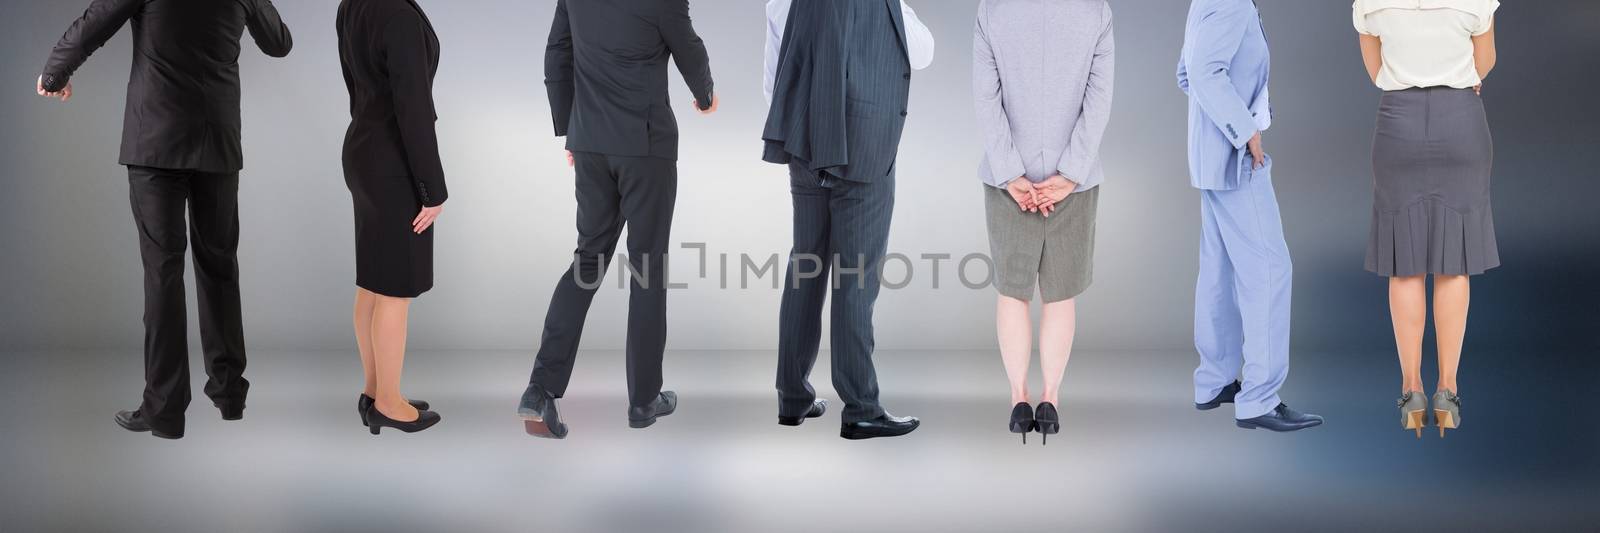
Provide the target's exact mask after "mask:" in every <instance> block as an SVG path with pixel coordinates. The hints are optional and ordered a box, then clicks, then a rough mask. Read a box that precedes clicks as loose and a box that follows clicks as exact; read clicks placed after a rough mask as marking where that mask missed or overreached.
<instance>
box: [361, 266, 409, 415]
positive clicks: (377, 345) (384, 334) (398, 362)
mask: <svg viewBox="0 0 1600 533" xmlns="http://www.w3.org/2000/svg"><path fill="white" fill-rule="evenodd" d="M374 296H376V297H377V303H376V305H374V306H373V310H372V347H373V362H374V363H376V365H377V378H378V395H377V396H374V397H373V398H375V399H376V400H377V401H378V402H377V405H376V409H377V410H378V411H379V412H381V413H383V415H384V416H387V417H389V418H391V419H394V420H398V421H401V422H410V421H413V420H416V419H417V417H418V414H417V409H416V408H415V407H412V406H411V404H410V403H407V402H406V398H405V396H402V395H401V394H400V375H401V374H402V373H403V372H404V370H405V362H406V320H407V317H408V314H409V313H410V310H411V300H410V299H409V298H394V297H390V296H383V295H374Z"/></svg>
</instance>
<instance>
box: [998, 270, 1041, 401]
mask: <svg viewBox="0 0 1600 533" xmlns="http://www.w3.org/2000/svg"><path fill="white" fill-rule="evenodd" d="M995 330H996V331H997V332H998V336H999V338H1000V359H1001V360H1002V361H1004V362H1005V365H1006V378H1007V379H1009V380H1011V403H1012V404H1013V405H1015V404H1019V403H1028V363H1029V360H1030V359H1032V358H1033V319H1032V318H1031V317H1030V316H1028V302H1027V301H1025V300H1018V299H1016V298H1012V297H1010V296H1000V298H999V301H998V303H996V305H995Z"/></svg>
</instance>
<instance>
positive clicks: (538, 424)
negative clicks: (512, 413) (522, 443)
mask: <svg viewBox="0 0 1600 533" xmlns="http://www.w3.org/2000/svg"><path fill="white" fill-rule="evenodd" d="M518 416H521V417H522V431H523V432H524V433H527V434H528V436H531V437H539V438H541V439H556V440H560V439H564V438H567V436H566V434H561V435H557V434H556V433H555V432H554V431H550V426H549V425H548V424H545V422H544V417H541V416H538V415H529V414H523V413H520V412H519V413H518Z"/></svg>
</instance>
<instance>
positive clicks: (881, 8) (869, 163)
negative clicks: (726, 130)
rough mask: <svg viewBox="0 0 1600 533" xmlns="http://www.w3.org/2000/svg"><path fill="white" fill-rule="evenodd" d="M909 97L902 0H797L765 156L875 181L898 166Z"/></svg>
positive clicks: (786, 32)
mask: <svg viewBox="0 0 1600 533" xmlns="http://www.w3.org/2000/svg"><path fill="white" fill-rule="evenodd" d="M910 97H911V62H910V56H909V54H908V49H907V45H906V39H905V18H904V13H903V12H902V11H901V8H900V0H870V1H869V0H805V1H803V2H795V3H794V4H793V5H792V6H791V7H790V12H789V20H788V23H787V25H786V27H785V29H784V40H783V46H782V48H781V50H780V51H779V63H778V68H777V73H776V77H775V80H774V84H773V94H772V106H771V108H770V110H769V111H768V114H767V124H766V130H765V131H764V132H763V134H762V139H764V140H765V141H766V150H765V153H764V154H763V156H762V159H763V160H765V161H767V162H771V163H779V164H788V163H789V162H791V161H795V160H798V161H800V162H802V163H804V164H805V165H807V166H808V167H809V168H810V169H811V171H813V172H817V173H819V174H827V175H829V176H832V177H835V178H840V179H845V180H850V181H858V182H868V183H870V182H872V181H874V180H876V179H878V178H881V177H883V176H886V175H888V174H889V172H890V171H891V170H893V168H894V162H895V156H896V153H897V152H898V151H899V149H900V136H901V133H902V132H903V131H904V129H905V121H906V114H907V113H906V106H907V104H908V102H909V100H910Z"/></svg>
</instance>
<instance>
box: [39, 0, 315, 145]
mask: <svg viewBox="0 0 1600 533" xmlns="http://www.w3.org/2000/svg"><path fill="white" fill-rule="evenodd" d="M129 21H132V22H133V69H132V71H131V72H130V73H129V80H128V103H127V107H126V111H125V112H124V113H125V114H124V116H123V121H122V157H121V159H120V162H121V163H122V164H124V165H137V166H146V167H156V168H166V169H179V170H200V171H206V172H235V171H238V170H239V169H241V168H244V154H243V151H242V149H241V148H240V142H239V52H240V47H239V39H240V37H242V36H243V34H244V31H245V28H247V27H248V28H249V29H250V36H251V37H252V38H254V39H255V41H256V46H257V47H259V48H261V51H262V52H265V53H266V54H267V55H270V56H273V57H283V56H286V55H289V49H290V48H292V47H293V46H294V40H293V38H292V37H291V36H290V35H289V28H288V27H287V26H284V24H283V21H282V20H280V19H279V18H278V10H277V9H276V8H274V7H273V6H272V2H271V1H270V0H94V1H93V2H92V3H90V4H89V8H88V9H87V10H85V11H84V12H83V16H82V17H80V18H79V19H78V20H77V21H76V22H73V23H72V27H70V28H68V29H67V33H66V34H65V35H62V36H61V41H60V42H58V43H56V47H55V50H54V51H52V52H51V53H50V60H49V62H47V63H46V64H45V67H44V86H45V88H46V89H48V90H52V91H56V90H60V89H61V88H63V87H66V85H67V80H68V79H70V78H71V77H72V74H73V73H74V72H76V71H77V70H78V67H80V66H82V65H83V63H84V61H87V60H88V59H89V55H90V54H93V53H94V51H95V50H98V49H100V47H101V46H103V45H105V43H106V41H107V40H110V39H111V37H112V36H113V35H116V34H117V32H118V31H119V30H121V29H122V26H123V25H124V24H126V23H128V22H129Z"/></svg>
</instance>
